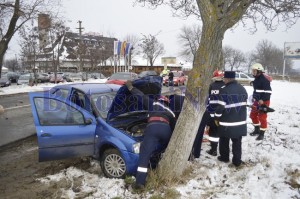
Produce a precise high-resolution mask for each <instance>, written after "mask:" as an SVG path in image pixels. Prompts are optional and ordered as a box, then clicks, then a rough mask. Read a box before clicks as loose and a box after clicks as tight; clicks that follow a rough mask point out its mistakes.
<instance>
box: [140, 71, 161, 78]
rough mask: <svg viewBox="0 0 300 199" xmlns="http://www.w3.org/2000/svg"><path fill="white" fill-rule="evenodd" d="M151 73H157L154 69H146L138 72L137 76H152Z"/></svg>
mask: <svg viewBox="0 0 300 199" xmlns="http://www.w3.org/2000/svg"><path fill="white" fill-rule="evenodd" d="M152 75H157V73H156V72H155V71H154V70H146V71H142V72H140V73H139V74H138V78H142V77H145V76H152Z"/></svg>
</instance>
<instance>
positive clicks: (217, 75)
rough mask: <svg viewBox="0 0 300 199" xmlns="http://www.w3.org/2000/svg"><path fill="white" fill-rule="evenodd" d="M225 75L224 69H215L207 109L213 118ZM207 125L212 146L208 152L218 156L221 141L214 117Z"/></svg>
mask: <svg viewBox="0 0 300 199" xmlns="http://www.w3.org/2000/svg"><path fill="white" fill-rule="evenodd" d="M223 77H224V73H223V72H222V71H218V70H216V71H214V73H213V78H212V79H213V81H214V82H213V83H212V84H211V85H210V86H209V99H208V106H207V108H206V110H207V111H208V112H209V113H210V116H211V118H213V117H214V112H215V111H216V107H217V103H218V99H219V94H220V89H221V88H222V87H223V86H224V82H223ZM207 126H209V131H208V135H209V137H208V140H209V142H210V147H211V148H210V150H208V151H206V152H207V153H208V154H210V155H212V156H217V154H218V153H217V148H218V142H219V138H218V135H217V130H218V129H217V126H216V124H215V123H214V120H213V119H210V120H209V122H208V124H207Z"/></svg>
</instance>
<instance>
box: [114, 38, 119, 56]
mask: <svg viewBox="0 0 300 199" xmlns="http://www.w3.org/2000/svg"><path fill="white" fill-rule="evenodd" d="M118 43H119V41H114V55H117V54H118Z"/></svg>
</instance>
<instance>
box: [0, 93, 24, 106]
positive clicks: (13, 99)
mask: <svg viewBox="0 0 300 199" xmlns="http://www.w3.org/2000/svg"><path fill="white" fill-rule="evenodd" d="M0 104H1V105H2V106H3V107H4V109H7V108H15V107H18V106H24V105H29V98H28V93H18V94H13V95H1V96H0Z"/></svg>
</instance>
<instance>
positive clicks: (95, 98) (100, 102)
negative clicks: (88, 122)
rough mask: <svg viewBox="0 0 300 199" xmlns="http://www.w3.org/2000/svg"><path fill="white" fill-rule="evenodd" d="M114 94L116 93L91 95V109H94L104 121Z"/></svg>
mask: <svg viewBox="0 0 300 199" xmlns="http://www.w3.org/2000/svg"><path fill="white" fill-rule="evenodd" d="M116 94H117V92H110V93H94V94H92V103H93V107H95V109H96V110H95V111H96V112H97V115H100V116H101V118H103V119H104V120H106V117H107V113H108V111H109V108H110V106H111V104H112V102H113V99H114V97H115V95H116Z"/></svg>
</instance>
